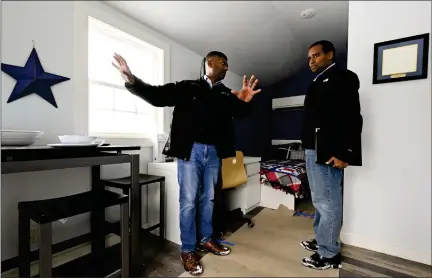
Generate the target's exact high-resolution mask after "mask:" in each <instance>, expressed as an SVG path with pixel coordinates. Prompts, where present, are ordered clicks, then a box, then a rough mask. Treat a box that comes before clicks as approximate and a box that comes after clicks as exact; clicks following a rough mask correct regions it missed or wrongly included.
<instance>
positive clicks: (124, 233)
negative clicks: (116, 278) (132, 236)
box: [120, 203, 130, 278]
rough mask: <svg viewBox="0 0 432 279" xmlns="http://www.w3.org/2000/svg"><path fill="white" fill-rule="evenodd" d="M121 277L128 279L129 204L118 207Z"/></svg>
mask: <svg viewBox="0 0 432 279" xmlns="http://www.w3.org/2000/svg"><path fill="white" fill-rule="evenodd" d="M120 231H121V262H122V271H121V273H122V277H123V278H127V277H129V268H130V265H129V203H124V204H121V205H120Z"/></svg>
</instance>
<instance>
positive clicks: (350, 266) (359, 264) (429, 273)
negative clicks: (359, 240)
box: [342, 244, 432, 278]
mask: <svg viewBox="0 0 432 279" xmlns="http://www.w3.org/2000/svg"><path fill="white" fill-rule="evenodd" d="M342 268H343V269H344V270H346V271H348V272H350V273H353V274H357V275H358V276H360V277H391V278H417V277H432V266H430V265H426V264H422V263H418V262H413V261H410V260H406V259H402V258H400V257H395V256H392V255H388V254H383V253H379V252H375V251H372V250H367V249H363V248H359V247H355V246H352V245H347V244H343V245H342Z"/></svg>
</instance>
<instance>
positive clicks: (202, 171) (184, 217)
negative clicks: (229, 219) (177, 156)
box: [177, 143, 221, 252]
mask: <svg viewBox="0 0 432 279" xmlns="http://www.w3.org/2000/svg"><path fill="white" fill-rule="evenodd" d="M177 167H178V182H179V185H180V239H181V243H182V244H181V248H180V251H181V252H191V251H195V248H196V244H197V243H196V242H197V235H196V233H197V231H196V217H197V216H196V212H197V210H196V209H197V206H198V213H199V216H198V217H199V218H198V220H199V222H200V223H199V230H200V231H199V237H200V239H201V241H202V242H206V241H208V240H210V239H211V237H212V234H213V226H212V218H213V203H214V194H215V187H216V186H217V185H218V183H219V181H220V179H219V178H220V170H221V160H220V159H219V157H218V156H217V152H216V148H215V147H214V146H212V145H205V144H200V143H195V144H194V145H193V147H192V152H191V156H190V160H188V161H184V160H178V163H177Z"/></svg>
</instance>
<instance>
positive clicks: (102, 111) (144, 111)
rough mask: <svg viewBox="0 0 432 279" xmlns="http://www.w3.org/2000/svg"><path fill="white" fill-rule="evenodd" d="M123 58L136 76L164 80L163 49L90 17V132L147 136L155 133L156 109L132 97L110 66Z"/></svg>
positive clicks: (152, 82)
mask: <svg viewBox="0 0 432 279" xmlns="http://www.w3.org/2000/svg"><path fill="white" fill-rule="evenodd" d="M114 53H118V54H120V55H122V56H123V57H124V58H125V59H126V61H127V62H128V65H129V68H130V69H131V71H132V72H133V74H135V75H136V76H137V77H140V78H141V79H143V80H144V81H145V82H147V83H149V84H152V85H161V84H163V81H164V76H163V75H164V50H163V49H161V48H158V47H156V46H153V45H151V44H149V43H147V42H144V41H142V40H140V39H138V38H136V37H133V36H131V35H129V34H127V33H125V32H123V31H120V30H118V29H116V28H114V27H112V26H109V25H107V24H105V23H103V22H101V21H99V20H96V19H94V18H92V17H89V36H88V63H89V64H88V78H89V133H90V134H92V135H102V136H108V135H112V136H118V137H149V136H151V135H154V134H155V133H156V131H157V125H158V117H157V116H158V108H155V107H153V106H151V105H150V104H148V103H147V102H145V101H144V100H142V99H141V98H139V97H137V96H135V95H133V94H131V93H130V92H129V91H127V90H126V88H125V87H124V80H123V79H122V77H121V75H120V74H119V72H118V70H117V69H116V68H114V67H113V65H112V64H111V63H112V62H113V61H114V59H113V54H114Z"/></svg>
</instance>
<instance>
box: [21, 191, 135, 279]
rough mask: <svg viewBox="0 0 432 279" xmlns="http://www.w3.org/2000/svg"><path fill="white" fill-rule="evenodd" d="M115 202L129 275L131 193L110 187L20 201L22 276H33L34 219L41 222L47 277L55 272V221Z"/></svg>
mask: <svg viewBox="0 0 432 279" xmlns="http://www.w3.org/2000/svg"><path fill="white" fill-rule="evenodd" d="M114 205H120V223H121V261H122V266H121V273H122V277H128V276H129V232H128V218H129V197H128V196H127V195H124V194H117V193H114V192H110V191H106V190H103V191H89V192H84V193H79V194H75V195H71V196H66V197H60V198H54V199H47V200H37V201H23V202H19V203H18V215H19V217H18V218H19V221H18V222H19V224H18V232H19V240H18V245H19V277H25V278H29V277H30V242H29V237H30V220H33V221H34V222H36V223H38V224H39V228H40V243H39V276H40V277H41V278H46V277H51V276H52V252H51V246H52V235H51V229H52V222H54V221H57V220H61V219H63V218H68V217H72V216H76V215H79V214H83V213H86V212H91V211H93V210H97V209H102V208H103V209H105V208H107V207H111V206H114Z"/></svg>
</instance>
